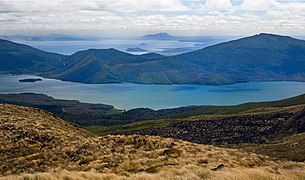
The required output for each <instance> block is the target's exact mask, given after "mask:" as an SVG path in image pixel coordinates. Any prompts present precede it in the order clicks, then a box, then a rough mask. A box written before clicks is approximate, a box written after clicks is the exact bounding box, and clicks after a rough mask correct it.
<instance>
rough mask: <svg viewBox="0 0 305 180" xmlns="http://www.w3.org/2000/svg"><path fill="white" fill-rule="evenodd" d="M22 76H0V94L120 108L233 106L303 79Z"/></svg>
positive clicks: (291, 90)
mask: <svg viewBox="0 0 305 180" xmlns="http://www.w3.org/2000/svg"><path fill="white" fill-rule="evenodd" d="M25 78H38V77H37V76H30V75H19V76H10V75H0V93H2V94H7V93H24V92H31V93H42V94H46V95H50V96H52V97H54V98H60V99H71V100H80V101H81V102H88V103H104V104H111V105H114V106H115V107H116V108H120V109H132V108H138V107H148V108H153V109H162V108H172V107H180V106H188V105H234V104H240V103H245V102H258V101H271V100H278V99H283V98H288V97H292V96H296V95H300V94H303V93H305V83H304V82H250V83H239V84H232V85H222V86H211V85H141V84H130V83H123V84H82V83H73V82H67V81H60V80H55V79H47V78H42V79H43V80H42V81H39V82H34V83H30V82H23V83H21V82H19V80H20V79H25Z"/></svg>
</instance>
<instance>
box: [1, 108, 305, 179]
mask: <svg viewBox="0 0 305 180" xmlns="http://www.w3.org/2000/svg"><path fill="white" fill-rule="evenodd" d="M0 136H1V137H2V138H1V141H0V162H1V163H0V176H1V179H9V180H10V179H24V180H31V179H33V180H34V179H46V180H49V179H50V180H53V179H54V180H55V179H65V180H68V179H207V178H208V179H245V178H246V179H249V178H250V179H253V178H254V179H255V178H256V177H258V178H256V179H285V178H286V179H287V178H288V177H289V176H291V177H292V178H294V179H298V178H299V179H302V178H303V179H304V177H305V170H304V169H305V165H304V163H293V162H289V161H284V160H276V159H273V158H270V157H267V156H263V155H257V154H254V153H250V152H243V151H240V150H236V149H225V148H218V147H214V146H208V145H198V144H195V143H190V142H186V141H181V140H175V139H169V138H161V137H152V136H105V137H96V136H92V135H90V134H88V133H87V132H85V131H83V130H81V129H80V128H78V127H74V126H72V125H70V124H68V123H66V122H64V121H62V120H61V119H58V118H56V117H54V116H53V115H52V114H50V113H47V112H45V111H40V110H38V109H33V108H25V107H18V106H12V105H0ZM221 164H223V165H224V168H223V169H220V170H219V171H212V170H211V169H213V168H215V167H217V166H219V165H221ZM302 168H303V169H302ZM243 177H245V178H243Z"/></svg>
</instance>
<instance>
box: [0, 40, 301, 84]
mask: <svg viewBox="0 0 305 180" xmlns="http://www.w3.org/2000/svg"><path fill="white" fill-rule="evenodd" d="M7 43H8V42H7ZM2 44H3V43H2ZM12 45H15V44H12ZM15 46H16V45H15ZM15 46H10V45H7V47H10V48H11V49H14V50H15V51H16V49H18V51H17V52H18V53H17V54H16V53H10V54H9V55H10V56H8V55H7V54H5V53H7V51H3V50H2V51H1V53H4V54H5V56H1V57H10V58H16V57H18V58H19V59H26V61H28V60H29V58H24V57H23V56H20V57H19V56H17V55H18V54H20V53H21V52H22V53H24V52H30V53H28V55H29V56H34V55H35V56H37V54H39V55H41V53H45V52H42V51H39V50H36V49H35V50H36V51H25V50H22V51H20V47H19V46H21V47H27V48H30V47H28V46H22V45H19V46H17V47H15ZM21 49H22V48H21ZM32 49H33V48H32ZM22 53H21V54H22ZM45 54H46V55H45V56H42V55H41V56H39V57H40V58H42V59H40V61H42V62H43V63H45V61H47V60H50V59H51V58H50V57H54V58H55V60H53V61H52V62H53V63H55V64H56V62H57V63H58V57H63V56H60V55H56V54H51V55H53V56H47V55H50V53H45ZM25 57H26V56H25ZM43 58H45V59H43ZM46 58H47V59H46ZM56 58H57V60H56ZM32 59H33V58H32ZM59 59H60V58H59ZM64 61H65V62H66V64H67V65H66V66H59V68H57V67H58V66H57V65H54V67H55V68H57V71H56V73H49V75H48V77H53V78H58V79H62V80H69V81H76V82H83V83H110V82H132V83H149V84H152V83H158V84H173V83H175V84H190V83H191V84H229V83H236V82H247V81H277V80H288V81H290V80H293V81H304V80H305V41H303V40H298V39H294V38H291V37H288V36H279V35H273V34H259V35H255V36H251V37H246V38H242V39H238V40H234V41H230V42H226V43H221V44H217V45H213V46H210V47H206V48H203V49H200V50H197V51H193V52H189V53H184V54H180V55H176V56H169V57H165V56H161V55H156V54H148V55H140V56H139V55H132V54H128V53H124V52H121V51H118V50H115V49H89V50H86V51H79V52H76V53H74V54H73V55H71V56H68V57H67V58H65V60H64ZM8 62H9V61H8ZM14 62H15V61H14ZM47 62H49V61H47ZM59 62H60V61H59ZM2 64H4V67H6V69H9V70H11V69H14V68H16V67H15V64H12V65H11V66H10V67H7V64H6V63H5V62H3V63H2ZM59 64H60V63H59ZM40 65H41V64H40V63H36V64H32V65H27V66H26V67H27V68H29V67H31V68H32V67H39V66H40ZM43 65H45V64H43ZM16 66H19V64H16ZM21 67H24V66H21ZM43 67H44V66H43ZM1 68H2V67H1ZM10 68H11V69H10ZM34 69H35V68H34ZM49 69H52V68H49ZM53 69H54V68H53ZM26 70H27V69H25V70H22V68H20V66H19V71H20V72H22V71H24V73H27V71H26ZM36 70H37V71H39V70H40V69H37V68H36ZM44 70H48V68H44ZM30 72H31V71H30ZM32 72H33V71H32Z"/></svg>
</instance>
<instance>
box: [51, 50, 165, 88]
mask: <svg viewBox="0 0 305 180" xmlns="http://www.w3.org/2000/svg"><path fill="white" fill-rule="evenodd" d="M163 58H165V57H164V56H162V55H158V54H147V55H132V54H128V53H124V52H121V51H118V50H116V49H89V50H85V51H79V52H76V53H74V54H73V55H71V56H70V57H68V58H67V61H69V62H71V63H70V64H69V65H67V66H66V67H65V68H64V69H63V70H60V71H58V72H56V73H53V74H51V75H50V76H51V77H55V78H59V79H62V80H69V81H74V82H83V83H115V82H125V81H124V80H123V78H122V77H123V76H125V74H122V73H121V72H120V67H121V66H122V65H124V64H137V63H143V62H147V61H155V60H160V59H163ZM129 76H137V74H133V73H130V74H129Z"/></svg>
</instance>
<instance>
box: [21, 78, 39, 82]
mask: <svg viewBox="0 0 305 180" xmlns="http://www.w3.org/2000/svg"><path fill="white" fill-rule="evenodd" d="M36 81H42V79H40V78H37V79H35V78H29V79H20V80H19V82H36Z"/></svg>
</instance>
